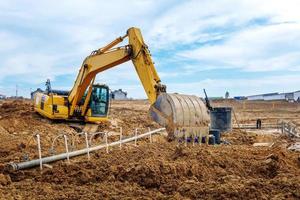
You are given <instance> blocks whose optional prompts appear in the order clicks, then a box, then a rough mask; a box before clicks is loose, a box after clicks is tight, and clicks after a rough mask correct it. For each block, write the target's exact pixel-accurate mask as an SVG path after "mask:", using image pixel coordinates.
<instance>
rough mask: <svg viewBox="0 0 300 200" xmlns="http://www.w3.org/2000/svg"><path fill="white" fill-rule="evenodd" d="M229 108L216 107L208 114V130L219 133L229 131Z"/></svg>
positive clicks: (230, 110) (230, 109)
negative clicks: (218, 131)
mask: <svg viewBox="0 0 300 200" xmlns="http://www.w3.org/2000/svg"><path fill="white" fill-rule="evenodd" d="M231 112H232V108H231V107H216V108H213V110H212V111H211V112H210V128H211V129H212V130H215V129H217V130H220V132H221V133H222V132H225V131H230V130H231Z"/></svg>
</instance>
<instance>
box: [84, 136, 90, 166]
mask: <svg viewBox="0 0 300 200" xmlns="http://www.w3.org/2000/svg"><path fill="white" fill-rule="evenodd" d="M84 136H85V144H86V150H87V152H86V153H87V157H88V160H90V146H89V141H88V136H87V132H85V133H84Z"/></svg>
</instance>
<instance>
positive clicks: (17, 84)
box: [16, 84, 18, 98]
mask: <svg viewBox="0 0 300 200" xmlns="http://www.w3.org/2000/svg"><path fill="white" fill-rule="evenodd" d="M17 97H18V84H16V98H17Z"/></svg>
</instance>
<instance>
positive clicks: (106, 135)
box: [105, 132, 108, 153]
mask: <svg viewBox="0 0 300 200" xmlns="http://www.w3.org/2000/svg"><path fill="white" fill-rule="evenodd" d="M107 137H108V132H106V134H105V143H106V153H108V141H107Z"/></svg>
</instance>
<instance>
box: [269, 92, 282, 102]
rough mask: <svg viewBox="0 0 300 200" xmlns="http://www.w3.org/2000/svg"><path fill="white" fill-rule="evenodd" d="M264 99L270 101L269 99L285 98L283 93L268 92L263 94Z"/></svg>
mask: <svg viewBox="0 0 300 200" xmlns="http://www.w3.org/2000/svg"><path fill="white" fill-rule="evenodd" d="M264 100H265V101H271V100H286V99H285V93H280V94H279V93H276V94H271V95H270V94H268V95H264Z"/></svg>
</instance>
